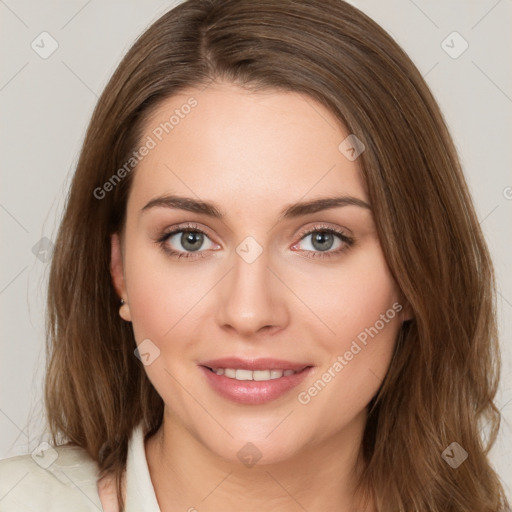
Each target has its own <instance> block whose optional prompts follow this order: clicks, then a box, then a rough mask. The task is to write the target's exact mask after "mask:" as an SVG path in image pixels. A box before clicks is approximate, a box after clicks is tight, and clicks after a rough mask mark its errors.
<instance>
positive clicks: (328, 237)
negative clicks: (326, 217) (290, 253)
mask: <svg viewBox="0 0 512 512" xmlns="http://www.w3.org/2000/svg"><path fill="white" fill-rule="evenodd" d="M332 244H333V234H332V233H328V232H326V231H318V232H317V233H316V234H315V235H314V236H313V247H314V248H315V249H317V250H320V251H321V250H327V249H330V248H331V247H332Z"/></svg>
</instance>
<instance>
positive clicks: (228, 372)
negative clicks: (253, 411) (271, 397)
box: [212, 368, 296, 381]
mask: <svg viewBox="0 0 512 512" xmlns="http://www.w3.org/2000/svg"><path fill="white" fill-rule="evenodd" d="M212 370H213V371H214V373H216V374H217V375H224V377H228V378H230V379H236V380H256V381H262V380H273V379H280V378H281V377H288V376H289V375H293V374H294V373H296V372H295V371H294V370H255V371H252V370H242V369H240V368H239V369H233V368H212Z"/></svg>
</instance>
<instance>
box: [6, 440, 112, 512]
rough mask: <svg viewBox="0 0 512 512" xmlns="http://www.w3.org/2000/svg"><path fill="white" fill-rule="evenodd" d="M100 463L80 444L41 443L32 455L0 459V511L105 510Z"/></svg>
mask: <svg viewBox="0 0 512 512" xmlns="http://www.w3.org/2000/svg"><path fill="white" fill-rule="evenodd" d="M98 473H99V471H98V466H97V464H96V462H95V461H94V460H93V459H92V458H91V457H90V456H89V455H88V454H87V452H86V451H85V450H84V449H83V448H80V447H78V446H73V445H62V446H57V447H51V446H49V445H48V444H46V443H43V444H42V445H40V447H39V448H38V450H37V451H35V452H34V453H33V454H28V455H18V456H16V457H10V458H8V459H3V460H0V512H14V511H16V512H18V511H20V510H23V511H31V510H34V511H35V510H45V511H63V510H73V511H75V512H82V511H83V512H86V511H87V512H89V511H95V512H97V511H98V510H100V511H101V510H102V507H101V502H100V500H99V496H98V489H97V480H98Z"/></svg>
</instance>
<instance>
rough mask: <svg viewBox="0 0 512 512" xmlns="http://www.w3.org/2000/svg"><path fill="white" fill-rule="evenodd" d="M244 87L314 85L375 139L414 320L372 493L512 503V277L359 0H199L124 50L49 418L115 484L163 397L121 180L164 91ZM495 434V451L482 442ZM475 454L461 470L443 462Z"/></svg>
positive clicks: (63, 324)
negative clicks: (128, 278) (131, 259)
mask: <svg viewBox="0 0 512 512" xmlns="http://www.w3.org/2000/svg"><path fill="white" fill-rule="evenodd" d="M220 79H222V80H226V81H229V82H232V83H237V84H240V85H243V86H245V87H247V88H249V89H252V90H259V89H270V90H272V89H276V90H279V89H280V90H287V91H296V92H300V93H303V94H305V95H307V96H309V97H311V98H314V99H315V100H317V101H319V102H320V103H321V104H323V105H324V106H325V107H326V108H328V109H329V110H330V111H331V112H332V113H333V114H334V115H335V116H336V117H337V118H338V119H339V120H340V121H341V122H342V123H343V124H344V125H345V126H346V128H347V129H348V131H349V132H350V133H354V134H356V135H357V137H358V138H359V139H360V140H361V141H362V142H363V143H364V145H365V146H366V151H364V152H363V153H362V154H361V156H360V157H359V163H360V165H361V169H362V173H363V176H364V179H365V183H366V187H367V191H368V195H369V199H370V202H371V204H372V208H373V211H374V215H375V222H376V226H377V229H378V233H379V238H380V242H381V245H382V249H383V251H384V254H385V257H386V260H387V263H388V265H389V268H390V270H391V272H392V274H393V276H394V278H395V280H396V282H397V284H398V286H399V287H400V289H401V291H402V293H403V295H404V297H405V298H406V300H407V301H408V303H409V304H410V305H411V309H412V312H413V315H414V319H413V320H412V321H410V322H406V323H405V324H404V325H403V327H402V329H401V331H400V333H399V336H398V339H397V343H396V349H395V353H394V356H393V360H392V362H391V365H390V368H389V371H388V373H387V375H386V377H385V379H384V382H383V384H382V386H381V388H380V390H379V392H378V394H377V395H376V396H375V397H374V399H373V400H372V402H371V403H370V404H369V407H368V409H369V416H368V422H367V426H366V430H365V433H364V440H363V446H362V454H363V456H364V461H365V470H364V472H363V474H362V477H361V481H360V489H363V490H365V491H366V493H367V495H371V496H372V497H373V499H374V502H375V504H376V507H377V510H379V511H385V512H391V511H393V512H398V511H407V512H413V511H416V512H425V511H426V510H429V511H431V512H441V511H443V512H454V511H458V512H462V511H467V510H474V511H482V512H483V511H488V512H491V511H493V512H496V511H498V510H506V509H507V508H506V507H508V504H507V501H506V498H505V496H504V492H503V490H502V487H501V484H500V481H499V478H498V477H497V475H496V473H495V472H494V471H493V469H492V467H491V465H490V463H489V460H488V458H487V454H488V451H489V449H490V447H491V446H492V445H493V443H494V442H495V438H496V435H497V431H498V428H499V420H500V415H499V411H498V409H497V408H496V406H495V404H494V401H493V400H494V397H495V394H496V390H497V385H498V378H499V352H498V344H497V328H496V313H495V281H494V274H493V269H492V264H491V260H490V256H489V253H488V249H487V247H486V243H485V241H484V238H483V235H482V232H481V230H480V227H479V223H478V220H477V217H476V215H475V211H474V208H473V205H472V201H471V198H470V195H469V192H468V189H467V186H466V183H465V180H464V177H463V174H462V171H461V167H460V164H459V161H458V157H457V154H456V150H455V148H454V145H453V142H452V140H451V137H450V135H449V133H448V130H447V128H446V125H445V122H444V120H443V117H442V115H441V113H440V111H439V107H438V106H437V104H436V102H435V100H434V98H433V96H432V94H431V92H430V90H429V88H428V87H427V85H426V83H425V81H424V80H423V78H422V77H421V75H420V73H419V72H418V70H417V69H416V67H415V66H414V64H413V63H412V62H411V60H410V59H409V58H408V56H407V55H406V54H405V53H404V51H403V50H402V49H401V48H400V47H399V46H398V45H397V43H395V42H394V41H393V40H392V38H391V37H390V36H389V35H388V34H387V33H386V32H385V31H384V30H383V29H382V28H380V27H379V26H378V25H377V24H376V23H375V22H373V21H372V20H371V19H369V18H368V17H367V16H366V15H364V14H363V13H362V12H360V11H359V10H357V9H356V8H354V7H352V6H350V5H349V4H347V3H345V2H343V1H342V0H322V2H318V1H315V0H300V1H297V0H280V1H279V2H276V1H275V0H258V1H257V2H256V1H251V0H188V1H186V2H184V3H182V4H180V5H179V6H177V7H176V8H174V9H172V10H171V11H169V12H167V13H166V14H164V15H163V16H162V17H161V18H160V19H158V20H157V21H156V22H155V23H154V24H153V25H152V26H151V27H150V28H149V29H148V30H147V31H146V32H145V33H144V34H142V36H140V37H139V39H138V40H137V41H136V43H135V44H134V45H133V47H132V48H131V49H130V50H129V52H128V53H127V55H126V56H125V57H124V59H123V60H122V62H121V63H120V65H119V66H118V68H117V70H116V71H115V73H114V75H113V76H112V78H111V80H110V81H109V83H108V84H107V86H106V88H105V90H104V92H103V94H102V96H101V97H100V99H99V101H98V104H97V106H96V109H95V111H94V114H93V116H92V119H91V122H90V125H89V128H88V131H87V134H86V137H85V141H84V144H83V148H82V151H81V154H80V158H79V162H78V165H77V169H76V173H75V175H74V178H73V182H72V185H71V189H70V193H69V196H68V198H67V204H66V208H65V212H64V215H63V219H62V222H61V225H60V230H59V233H58V237H57V240H56V244H55V251H54V256H53V261H52V265H51V273H50V280H49V290H48V319H47V351H48V361H49V362H48V369H47V377H46V383H45V400H46V411H47V416H48V422H49V428H50V431H51V434H52V436H53V442H54V444H58V443H59V436H60V437H62V440H67V441H68V442H71V443H73V444H76V445H79V446H81V447H83V448H84V449H86V450H87V452H88V453H89V454H90V456H91V457H93V459H94V460H96V461H98V464H99V466H100V468H101V471H102V475H103V474H106V473H110V474H113V475H115V478H116V479H117V484H118V500H119V505H120V510H123V508H124V504H123V499H122V495H121V481H122V475H123V471H124V469H125V465H126V456H127V445H128V441H129V438H130V435H131V433H132V430H133V429H134V427H135V426H136V425H137V424H138V423H139V422H140V421H143V425H144V429H145V432H146V433H147V435H151V433H154V432H155V431H156V430H157V429H158V428H159V426H160V424H161V421H162V415H163V401H162V399H161V398H160V396H159V395H158V394H157V392H156V391H155V389H154V388H153V386H152V384H151V383H150V381H149V380H148V378H147V376H146V373H145V371H144V368H143V366H142V365H141V364H140V362H139V360H138V359H137V358H136V357H135V356H134V349H135V346H136V345H135V340H134V335H133V331H132V327H131V325H130V324H129V323H126V322H124V321H123V320H121V318H119V315H118V308H119V297H118V296H117V295H116V292H115V290H114V287H113V284H112V281H111V275H110V268H109V266H110V265H109V262H110V235H111V233H114V232H122V230H123V226H124V220H125V214H126V201H127V196H128V192H129V190H130V184H131V182H132V179H133V173H129V174H128V175H127V176H126V177H125V178H124V179H123V180H121V181H120V182H119V183H118V184H117V185H116V186H115V187H113V190H112V191H111V192H109V193H108V194H105V197H103V198H102V199H98V198H97V197H96V196H97V195H95V194H94V193H93V191H94V190H95V189H97V187H101V186H102V185H103V184H104V183H106V182H107V181H108V180H109V179H110V178H111V177H112V175H113V174H114V173H115V172H116V170H117V169H119V168H120V167H121V166H122V165H123V163H125V162H126V161H127V160H128V159H129V158H130V155H131V154H132V153H133V151H134V150H135V149H136V148H137V147H138V146H139V144H140V139H141V137H142V127H143V125H144V122H145V120H147V119H148V117H149V115H150V114H151V113H152V112H154V110H155V109H156V108H158V106H159V105H160V103H161V101H162V100H163V99H166V98H168V97H169V96H171V95H173V94H175V93H177V92H178V91H181V90H183V89H186V88H190V87H197V86H200V85H202V84H207V83H209V82H211V81H212V80H220ZM484 428H485V429H487V430H488V439H487V442H484V441H483V439H482V436H481V430H482V429H484ZM453 441H456V442H457V443H459V444H460V445H461V446H462V447H463V448H464V449H465V450H466V451H467V452H468V453H469V457H468V458H467V460H466V461H465V462H464V463H463V464H462V465H461V466H460V467H458V468H457V469H456V470H454V469H452V468H451V467H450V466H449V465H448V464H447V463H446V462H445V461H444V460H443V458H442V457H441V453H442V452H443V450H445V448H446V447H447V446H449V445H450V444H451V443H452V442H453Z"/></svg>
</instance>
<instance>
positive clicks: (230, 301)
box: [217, 236, 286, 335]
mask: <svg viewBox="0 0 512 512" xmlns="http://www.w3.org/2000/svg"><path fill="white" fill-rule="evenodd" d="M270 256H271V255H270V251H269V250H268V249H266V248H264V247H263V246H262V245H260V244H259V243H258V242H257V241H256V239H255V238H254V237H252V236H248V237H246V238H245V239H244V240H242V242H240V243H239V244H238V246H237V247H236V248H235V251H234V253H233V256H232V265H233V267H232V270H231V272H230V273H229V275H228V276H226V279H225V280H223V281H224V284H223V291H222V299H221V302H220V304H219V308H218V310H217V311H218V322H219V324H220V325H221V326H228V325H229V326H231V327H232V328H234V329H235V330H236V331H238V333H239V334H243V335H250V334H252V333H256V332H257V331H258V330H260V329H261V328H262V327H267V328H268V327H270V326H272V327H276V326H280V327H282V326H283V324H284V322H285V321H286V314H285V311H286V308H285V306H284V302H283V301H284V297H283V296H281V295H280V294H279V291H278V289H277V288H276V283H275V282H273V280H274V281H275V277H274V275H273V273H272V272H271V271H270V270H269V268H268V267H269V266H270V265H271V257H270Z"/></svg>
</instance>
